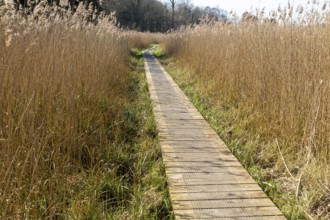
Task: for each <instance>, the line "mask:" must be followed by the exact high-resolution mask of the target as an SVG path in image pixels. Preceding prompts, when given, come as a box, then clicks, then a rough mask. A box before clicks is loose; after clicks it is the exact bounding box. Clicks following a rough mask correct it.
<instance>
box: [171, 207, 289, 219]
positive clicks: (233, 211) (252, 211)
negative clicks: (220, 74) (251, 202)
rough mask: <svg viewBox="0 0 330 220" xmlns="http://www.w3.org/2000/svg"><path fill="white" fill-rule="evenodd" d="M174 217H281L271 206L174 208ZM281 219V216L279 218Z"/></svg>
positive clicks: (281, 215)
mask: <svg viewBox="0 0 330 220" xmlns="http://www.w3.org/2000/svg"><path fill="white" fill-rule="evenodd" d="M175 216H176V219H181V218H185V219H196V216H198V219H215V218H236V219H237V218H238V217H239V218H240V219H241V217H246V218H248V217H250V218H251V217H253V218H254V217H266V216H268V219H273V217H274V216H278V217H282V219H285V218H284V217H283V214H282V213H281V212H279V210H278V209H277V208H276V207H275V206H273V207H242V208H230V209H227V208H224V209H193V210H192V209H191V210H176V211H175ZM280 219H281V218H280Z"/></svg>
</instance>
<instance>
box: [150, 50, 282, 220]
mask: <svg viewBox="0 0 330 220" xmlns="http://www.w3.org/2000/svg"><path fill="white" fill-rule="evenodd" d="M144 57H145V69H146V75H147V80H148V86H149V91H150V96H151V99H152V102H153V105H154V114H155V117H156V121H157V126H158V129H159V136H160V144H161V149H162V153H163V160H164V163H165V169H166V176H167V178H168V181H169V190H170V197H171V201H172V204H173V209H174V215H175V218H176V219H215V218H219V219H267V220H269V219H276V220H277V219H285V217H283V215H282V213H281V212H280V211H279V210H278V208H277V207H276V206H275V205H274V204H273V203H272V201H271V200H270V199H269V198H268V197H267V195H266V194H265V193H264V192H263V191H262V190H261V188H260V187H259V186H258V185H257V184H256V182H255V181H254V180H253V179H252V178H251V177H250V175H249V174H248V173H247V171H246V170H245V169H244V168H243V167H242V165H241V164H240V163H239V162H238V160H237V159H236V157H234V156H233V155H232V153H231V152H230V150H229V149H228V147H227V146H226V145H225V143H224V142H223V141H222V140H221V139H220V138H219V137H218V135H217V134H216V133H215V131H213V130H212V128H211V127H210V126H209V125H208V123H207V122H206V121H205V120H204V118H203V117H202V116H201V114H200V113H199V112H198V111H197V109H196V108H195V107H194V106H193V105H192V104H191V102H190V101H189V99H188V98H187V97H186V96H185V94H184V93H183V92H182V91H181V89H180V88H179V87H178V86H177V85H176V83H175V82H174V81H173V80H172V78H171V77H170V76H169V75H168V73H166V71H165V70H164V69H163V68H162V67H161V65H160V64H159V63H158V61H156V59H155V58H154V57H153V56H152V55H151V53H150V52H149V51H147V52H145V53H144Z"/></svg>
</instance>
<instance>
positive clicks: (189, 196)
mask: <svg viewBox="0 0 330 220" xmlns="http://www.w3.org/2000/svg"><path fill="white" fill-rule="evenodd" d="M171 198H172V199H173V200H174V201H177V202H179V201H194V200H198V201H202V200H228V201H229V200H233V199H234V200H235V199H246V200H249V199H260V198H266V199H268V197H267V195H266V194H265V193H264V192H262V191H260V190H258V191H239V192H197V193H175V194H174V193H171ZM268 200H269V199H268ZM198 203H199V202H196V204H198ZM209 208H210V207H209Z"/></svg>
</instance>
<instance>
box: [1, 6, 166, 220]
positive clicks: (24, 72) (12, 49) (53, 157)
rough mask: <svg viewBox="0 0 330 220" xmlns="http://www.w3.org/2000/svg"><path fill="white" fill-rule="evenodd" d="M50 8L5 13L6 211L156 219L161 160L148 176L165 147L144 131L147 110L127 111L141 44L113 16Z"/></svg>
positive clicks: (3, 149)
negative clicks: (135, 50) (133, 51)
mask: <svg viewBox="0 0 330 220" xmlns="http://www.w3.org/2000/svg"><path fill="white" fill-rule="evenodd" d="M40 5H41V4H40ZM40 7H44V5H41V6H40ZM45 7H46V8H47V7H48V8H47V10H45V8H43V10H44V11H43V10H42V12H41V13H40V11H37V9H36V11H37V12H35V13H32V14H31V16H28V17H25V18H22V17H21V16H20V15H19V14H17V13H14V12H11V11H10V10H7V9H6V11H2V12H1V13H2V15H4V16H1V17H0V51H1V52H0V154H1V155H2V156H1V157H0V218H3V219H6V218H13V219H24V218H27V219H29V218H33V219H39V218H74V219H81V218H88V219H91V218H106V216H108V217H109V216H110V218H112V217H114V218H116V216H117V218H120V217H118V216H126V217H124V218H133V216H135V217H137V216H140V217H142V216H144V215H147V216H150V215H156V216H159V212H161V208H162V207H163V206H162V205H163V204H164V200H160V197H161V196H159V194H161V195H163V192H158V191H159V189H158V188H156V187H155V186H154V185H153V180H154V179H153V178H158V179H157V181H158V182H157V183H156V184H160V185H161V184H163V183H165V182H162V181H164V179H162V178H161V176H157V175H159V174H160V173H161V171H158V170H156V169H158V168H159V167H160V164H161V163H157V164H158V165H154V166H155V168H154V169H153V171H152V172H153V175H151V174H150V173H148V172H149V168H150V167H151V165H150V164H149V163H151V162H155V161H156V160H157V158H158V157H159V155H158V154H157V152H158V151H157V149H158V148H156V147H155V144H154V143H153V142H152V140H151V136H152V135H154V134H153V133H152V131H149V130H147V129H146V131H145V132H144V131H140V130H139V129H140V127H141V126H142V124H141V123H143V121H142V119H141V120H140V119H139V118H138V117H139V116H138V114H145V113H144V112H139V111H146V110H143V109H142V110H138V109H130V108H133V107H134V108H138V107H139V104H137V103H134V102H135V101H136V100H140V99H141V98H139V97H140V94H138V93H137V91H138V90H139V88H137V87H139V85H138V84H136V83H135V82H133V78H134V77H133V75H132V71H131V70H130V69H129V65H128V61H129V45H134V44H138V43H139V42H138V41H136V40H134V39H132V38H130V34H129V33H127V32H123V31H121V30H118V29H117V28H116V27H115V26H114V25H113V24H112V22H111V21H110V20H109V19H108V18H107V17H104V18H103V19H98V20H97V22H96V21H94V22H92V23H91V22H88V21H87V20H86V19H85V18H84V17H82V18H80V17H79V15H80V14H79V13H76V14H71V13H69V12H66V11H63V10H62V9H59V8H50V7H49V6H45ZM58 10H62V11H61V12H59V11H58ZM89 16H90V15H87V18H89ZM96 23H97V25H96ZM136 78H137V76H136V77H135V81H137V80H136ZM134 83H135V84H134ZM140 101H141V100H140ZM132 103H133V104H132ZM133 105H134V106H133ZM139 108H142V107H139ZM148 117H149V116H148ZM148 117H144V119H146V118H148ZM148 129H149V128H148ZM138 132H139V133H138ZM146 132H151V134H150V137H149V136H148V135H147V134H146ZM139 137H143V138H145V139H144V140H143V144H141V146H140V145H138V144H139V143H138V142H137V141H135V140H137V139H138V138H139ZM147 147H148V148H147ZM141 149H144V151H143V152H142V150H141ZM158 150H159V149H158ZM157 155H158V156H157ZM141 166H143V167H141ZM146 181H149V182H148V183H146ZM164 190H165V189H164ZM139 193H140V194H141V195H139ZM142 193H149V194H150V195H149V196H148V195H144V194H142ZM157 193H158V194H157ZM143 196H145V197H146V198H149V199H148V200H146V199H142V197H143ZM159 200H160V201H159ZM155 205H156V207H155ZM157 205H159V207H158V206H157ZM143 207H144V209H145V210H147V211H145V210H144V209H143ZM149 210H150V211H149ZM159 210H160V211H159ZM116 213H119V214H116ZM148 213H151V214H148ZM163 214H164V215H166V211H165V212H163Z"/></svg>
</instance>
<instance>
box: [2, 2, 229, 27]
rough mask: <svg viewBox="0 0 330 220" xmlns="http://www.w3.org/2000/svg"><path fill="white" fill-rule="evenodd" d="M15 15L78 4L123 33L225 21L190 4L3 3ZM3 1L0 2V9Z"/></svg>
mask: <svg viewBox="0 0 330 220" xmlns="http://www.w3.org/2000/svg"><path fill="white" fill-rule="evenodd" d="M6 2H7V4H8V5H11V7H12V8H13V9H15V10H16V11H17V12H19V11H23V12H24V13H25V14H29V13H33V11H34V9H35V8H36V7H37V6H38V5H39V4H40V3H42V2H43V3H42V4H44V5H45V4H46V5H49V6H52V7H60V8H62V9H64V10H68V11H71V12H72V13H75V12H76V11H77V9H78V8H79V9H80V10H81V7H78V6H79V5H80V4H83V5H84V7H83V8H85V9H86V10H90V9H92V11H93V13H94V14H96V15H98V14H101V13H105V14H114V17H115V19H116V24H117V25H118V26H119V27H121V28H125V29H133V30H137V31H150V32H167V31H169V30H171V29H176V28H178V27H181V26H182V25H184V26H188V25H192V24H198V23H200V22H202V20H203V19H209V20H221V21H227V19H228V18H227V17H228V13H227V12H226V11H224V10H222V9H220V8H211V7H204V8H202V7H195V6H194V5H193V4H191V3H190V1H189V0H162V1H160V0H6ZM1 3H3V0H0V5H1Z"/></svg>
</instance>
